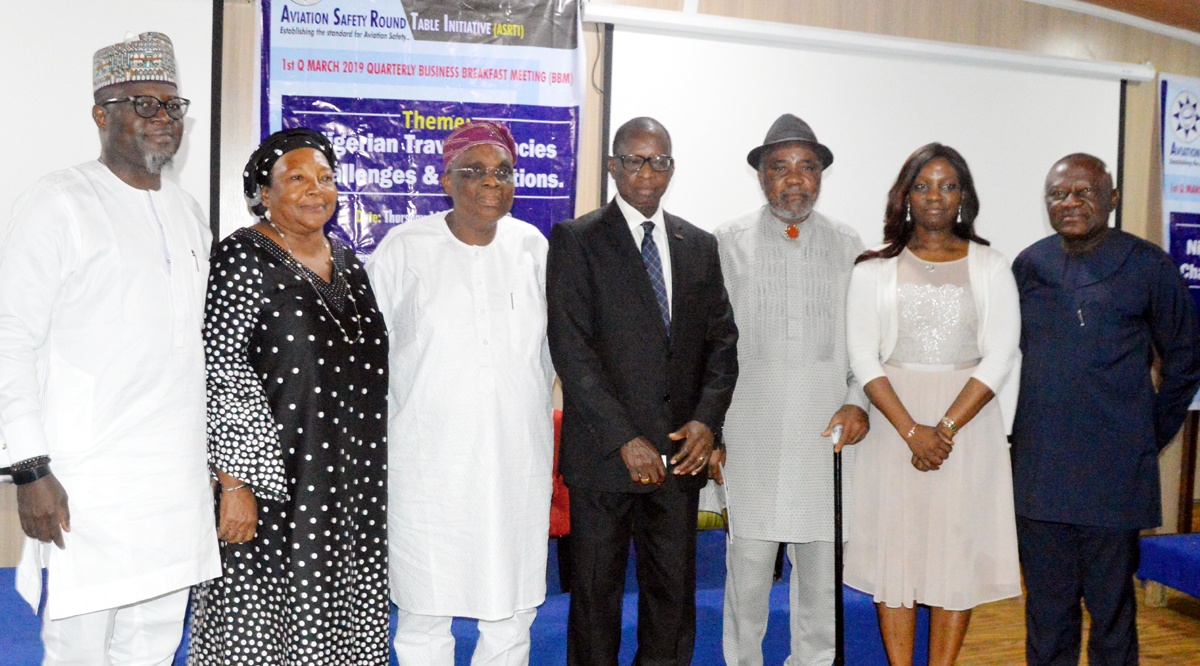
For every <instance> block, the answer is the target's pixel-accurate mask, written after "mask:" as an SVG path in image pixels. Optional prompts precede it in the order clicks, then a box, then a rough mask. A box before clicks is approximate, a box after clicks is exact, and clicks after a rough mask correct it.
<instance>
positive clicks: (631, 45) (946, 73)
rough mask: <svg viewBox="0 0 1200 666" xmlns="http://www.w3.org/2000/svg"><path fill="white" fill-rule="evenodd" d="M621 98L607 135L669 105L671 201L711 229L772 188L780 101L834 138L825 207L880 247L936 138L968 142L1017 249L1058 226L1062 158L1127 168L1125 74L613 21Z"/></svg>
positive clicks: (1008, 249) (1001, 229)
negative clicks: (917, 160) (771, 135)
mask: <svg viewBox="0 0 1200 666" xmlns="http://www.w3.org/2000/svg"><path fill="white" fill-rule="evenodd" d="M609 100H610V104H611V107H610V111H611V115H610V129H609V131H610V134H609V136H608V137H606V149H607V148H611V145H612V142H611V132H615V131H616V129H617V127H619V126H620V125H621V124H622V123H624V122H625V121H626V120H629V119H630V118H633V117H636V116H652V117H654V118H657V119H658V120H660V121H661V122H662V123H663V124H664V125H666V127H667V129H668V130H669V131H670V133H671V138H672V141H673V153H674V155H675V160H676V167H675V176H674V178H673V180H672V182H671V187H670V189H669V190H668V191H667V195H666V198H665V199H664V208H665V209H666V210H668V211H670V212H672V213H675V214H676V215H680V216H682V217H683V218H685V219H687V220H689V221H690V222H692V223H693V224H696V225H697V226H700V227H702V228H704V229H709V230H712V229H715V228H716V227H717V226H719V225H720V224H721V223H722V222H725V221H726V220H729V219H732V218H734V217H737V216H738V215H741V214H742V213H745V212H746V211H749V210H752V209H754V208H756V207H758V206H760V205H762V204H763V203H764V199H763V196H762V192H761V190H760V188H759V185H758V180H757V176H756V174H755V172H754V170H753V169H752V168H750V166H749V165H747V164H746V153H748V152H749V151H750V149H751V148H754V147H755V146H758V145H760V144H761V143H762V141H763V137H764V136H765V135H766V132H767V128H769V127H770V126H771V123H772V122H773V121H774V120H775V119H776V118H777V117H778V116H779V115H780V114H783V113H793V114H795V115H797V116H799V117H801V118H803V119H804V120H805V121H806V122H808V124H809V125H811V126H812V128H813V131H814V132H815V133H816V135H817V138H818V139H820V141H821V143H824V144H825V145H826V146H828V147H829V149H830V150H832V151H833V155H834V162H833V165H832V166H830V168H829V169H827V170H826V171H825V174H824V178H823V181H822V186H821V198H820V200H819V201H818V202H817V210H819V211H821V212H822V213H824V214H825V215H827V216H829V217H831V218H833V219H835V220H838V221H841V222H844V223H846V224H849V225H850V226H852V227H854V228H855V229H857V230H858V233H859V234H860V235H861V236H862V239H863V242H864V243H866V244H867V246H868V247H871V246H874V245H877V244H879V243H880V242H881V241H882V238H883V210H884V204H885V201H886V198H887V192H888V190H889V189H890V188H891V186H892V183H894V182H895V180H896V175H897V174H898V173H899V171H900V166H901V165H902V164H903V163H904V160H905V159H906V158H907V157H908V156H909V155H910V154H911V153H912V152H913V151H914V150H916V149H917V148H919V147H920V146H922V145H924V144H926V143H929V142H931V141H938V142H940V143H944V144H947V145H949V146H952V147H954V148H956V149H957V150H958V151H959V152H961V153H962V154H963V157H965V158H966V160H967V163H968V164H969V165H970V167H971V173H972V175H974V177H975V184H976V189H977V190H978V192H979V199H980V202H981V208H980V214H979V219H978V221H977V223H976V224H977V230H978V233H979V234H980V235H981V236H983V237H984V238H986V239H988V240H990V241H991V242H992V245H993V247H996V248H997V249H999V250H1000V251H1001V252H1003V253H1004V254H1005V255H1006V256H1008V258H1009V260H1010V261H1011V260H1012V259H1013V258H1015V257H1016V255H1017V253H1018V252H1020V251H1021V250H1022V249H1024V248H1025V247H1027V246H1028V245H1030V244H1031V243H1033V242H1034V241H1036V240H1038V239H1040V238H1043V237H1045V236H1047V235H1048V234H1050V233H1053V232H1052V230H1051V229H1050V224H1049V221H1048V219H1047V217H1046V212H1045V205H1044V204H1043V201H1042V183H1043V180H1044V178H1045V176H1046V172H1047V171H1048V170H1049V168H1050V165H1051V164H1053V163H1054V162H1055V161H1056V160H1058V159H1059V158H1060V157H1062V156H1064V155H1067V154H1069V153H1073V152H1087V153H1092V154H1094V155H1097V156H1099V157H1100V158H1101V159H1103V160H1105V161H1106V162H1107V163H1108V165H1109V168H1110V169H1112V170H1113V173H1114V176H1115V175H1116V169H1117V154H1118V143H1119V137H1120V126H1121V117H1120V108H1121V84H1120V82H1119V81H1116V80H1103V79H1098V78H1084V77H1073V76H1066V75H1061V74H1046V73H1038V72H1026V71H1018V70H1015V69H1001V68H991V67H984V66H979V65H966V64H955V63H948V62H938V61H935V60H930V59H918V58H899V57H894V56H892V57H880V56H872V55H852V54H846V53H831V52H822V51H816V50H805V49H803V48H794V47H787V46H780V45H764V44H754V43H747V42H743V41H733V40H728V39H719V40H718V39H704V38H697V37H694V36H677V35H671V34H663V33H660V32H646V31H642V30H641V29H634V28H625V27H621V26H617V27H615V28H614V30H613V46H612V83H611V87H610V90H609ZM615 191H616V190H615V189H614V187H613V185H612V183H611V180H610V182H609V186H608V192H609V194H610V196H611V195H612V194H613V193H615Z"/></svg>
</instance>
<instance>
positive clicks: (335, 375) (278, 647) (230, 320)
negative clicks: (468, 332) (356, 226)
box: [188, 129, 388, 666]
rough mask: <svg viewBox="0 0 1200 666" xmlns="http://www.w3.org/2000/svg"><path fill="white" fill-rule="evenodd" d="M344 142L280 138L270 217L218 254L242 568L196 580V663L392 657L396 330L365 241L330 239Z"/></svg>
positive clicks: (213, 425) (217, 456) (216, 433)
mask: <svg viewBox="0 0 1200 666" xmlns="http://www.w3.org/2000/svg"><path fill="white" fill-rule="evenodd" d="M334 164H335V156H334V153H333V148H332V146H330V144H329V141H328V140H327V139H326V138H325V137H324V136H322V135H320V134H318V133H316V132H313V131H311V130H306V129H293V130H285V131H284V132H279V133H276V134H273V135H272V136H270V137H269V138H268V139H267V140H266V141H264V142H263V145H262V146H260V147H259V149H258V150H257V151H256V152H255V154H254V155H253V156H252V157H251V159H250V163H249V164H248V165H247V167H246V172H245V188H246V196H247V198H248V199H249V201H250V204H251V209H252V210H253V212H254V213H255V214H256V215H257V216H259V218H260V221H259V223H258V224H256V225H254V226H252V227H249V228H246V229H240V230H238V231H236V232H234V233H233V234H231V235H230V236H229V237H228V238H226V239H225V240H224V241H222V242H221V244H220V246H219V248H218V250H217V252H216V254H215V255H214V257H213V259H212V270H211V273H210V278H209V290H208V305H207V310H206V313H205V330H204V336H205V346H206V353H207V371H208V434H209V461H210V464H211V465H212V467H213V472H214V475H215V476H216V477H217V481H218V482H219V484H220V488H219V491H218V493H217V495H218V506H219V508H218V536H219V537H220V539H221V541H222V560H223V564H224V576H223V577H222V578H219V579H216V580H212V581H209V582H208V583H204V584H202V585H200V586H198V587H197V588H196V590H195V591H194V593H193V600H192V612H193V619H192V639H191V645H190V652H189V655H188V664H190V665H192V666H206V665H210V664H211V665H214V666H215V665H217V664H221V665H224V664H254V665H256V666H275V665H281V666H282V665H287V666H293V665H295V666H299V665H301V664H303V665H305V666H322V665H329V666H335V665H336V666H351V665H360V664H362V665H366V664H371V665H374V664H379V665H385V664H387V661H388V644H387V633H388V602H387V535H386V529H387V516H386V511H387V508H386V499H387V495H386V492H387V443H386V428H387V379H388V378H387V334H386V331H385V328H384V324H383V320H382V318H381V317H380V316H379V312H378V310H377V307H376V303H375V297H374V295H373V294H372V292H371V287H370V285H369V284H368V283H367V276H366V273H365V272H364V271H363V267H362V265H361V264H359V262H358V260H357V259H356V258H355V256H354V253H353V252H352V251H351V250H350V249H348V248H346V247H345V246H343V245H342V244H340V243H338V242H337V241H336V240H334V241H330V240H329V239H327V238H326V237H325V234H324V232H323V228H324V225H325V222H326V221H328V220H329V219H330V217H332V215H333V212H334V209H335V206H336V203H337V189H336V186H335V185H334V180H333V167H334Z"/></svg>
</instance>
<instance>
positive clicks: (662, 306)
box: [642, 222, 671, 333]
mask: <svg viewBox="0 0 1200 666" xmlns="http://www.w3.org/2000/svg"><path fill="white" fill-rule="evenodd" d="M642 229H644V230H645V231H646V233H645V235H643V236H642V263H643V264H645V265H646V272H647V273H649V274H650V286H651V287H653V288H654V298H656V299H657V300H658V310H659V312H661V313H662V319H663V326H665V327H666V329H667V333H670V332H671V303H670V302H669V301H668V300H667V281H666V280H665V279H663V269H662V257H660V256H658V246H657V245H655V244H654V236H653V235H651V234H652V233H653V232H654V223H653V222H642Z"/></svg>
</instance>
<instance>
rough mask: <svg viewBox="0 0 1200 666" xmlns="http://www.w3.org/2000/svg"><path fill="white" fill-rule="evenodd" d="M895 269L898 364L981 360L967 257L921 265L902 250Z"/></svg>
mask: <svg viewBox="0 0 1200 666" xmlns="http://www.w3.org/2000/svg"><path fill="white" fill-rule="evenodd" d="M898 259H899V261H898V263H897V265H896V270H897V275H896V310H897V316H898V317H899V320H898V321H897V325H896V348H895V349H893V350H892V355H891V357H890V358H889V359H888V360H889V361H893V362H901V363H922V364H931V365H944V364H960V363H968V362H971V361H978V360H979V357H980V353H979V342H978V339H977V336H978V329H979V316H978V314H977V313H976V311H975V300H974V298H973V297H972V294H971V279H970V275H969V274H968V272H967V258H966V257H965V256H964V257H963V258H962V259H958V260H956V261H945V262H931V261H924V260H923V259H921V258H919V257H917V255H915V254H913V253H912V252H909V251H908V250H907V249H905V250H903V251H902V252H901V253H900V256H899V258H898Z"/></svg>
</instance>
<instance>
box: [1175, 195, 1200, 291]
mask: <svg viewBox="0 0 1200 666" xmlns="http://www.w3.org/2000/svg"><path fill="white" fill-rule="evenodd" d="M1170 225H1171V227H1170V229H1171V247H1170V251H1171V258H1172V259H1174V260H1175V263H1176V264H1178V265H1179V274H1180V275H1181V276H1183V281H1184V282H1186V283H1187V286H1188V292H1189V293H1191V295H1192V300H1193V301H1194V302H1195V303H1196V308H1197V309H1198V310H1200V213H1180V212H1175V213H1171V214H1170Z"/></svg>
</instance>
